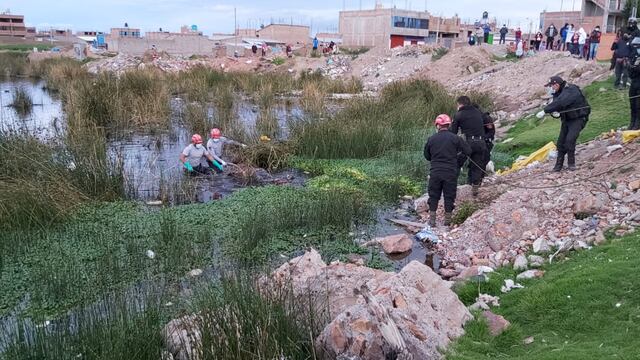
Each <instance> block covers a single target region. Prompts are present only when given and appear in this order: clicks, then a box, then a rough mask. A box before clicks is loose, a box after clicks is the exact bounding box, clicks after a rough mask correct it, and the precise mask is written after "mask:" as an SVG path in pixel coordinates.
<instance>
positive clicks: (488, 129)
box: [473, 104, 496, 177]
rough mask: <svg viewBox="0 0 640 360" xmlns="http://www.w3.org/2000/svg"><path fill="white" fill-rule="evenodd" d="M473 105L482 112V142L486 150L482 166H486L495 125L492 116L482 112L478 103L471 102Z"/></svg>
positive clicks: (491, 146)
mask: <svg viewBox="0 0 640 360" xmlns="http://www.w3.org/2000/svg"><path fill="white" fill-rule="evenodd" d="M473 107H474V108H476V109H478V110H479V111H480V112H482V124H483V125H484V142H485V145H486V146H487V151H486V152H485V157H484V166H485V168H486V166H487V164H489V162H490V161H491V151H492V150H493V141H494V140H495V138H496V127H495V125H494V121H493V118H492V117H491V114H489V113H488V112H483V111H482V109H480V105H478V104H473ZM482 175H483V177H484V175H485V173H482Z"/></svg>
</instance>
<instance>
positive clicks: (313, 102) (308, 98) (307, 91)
mask: <svg viewBox="0 0 640 360" xmlns="http://www.w3.org/2000/svg"><path fill="white" fill-rule="evenodd" d="M325 96H326V93H325V92H324V89H323V88H322V86H321V84H318V83H315V82H307V83H305V84H304V86H303V88H302V99H301V100H300V104H301V105H302V108H303V109H304V110H305V111H306V112H308V113H310V114H312V115H315V116H319V115H321V114H322V113H323V111H324V107H325Z"/></svg>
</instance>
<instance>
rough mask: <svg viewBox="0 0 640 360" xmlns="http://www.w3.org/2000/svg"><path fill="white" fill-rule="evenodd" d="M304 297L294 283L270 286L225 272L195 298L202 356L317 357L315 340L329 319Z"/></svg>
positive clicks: (225, 357)
mask: <svg viewBox="0 0 640 360" xmlns="http://www.w3.org/2000/svg"><path fill="white" fill-rule="evenodd" d="M300 300H301V299H298V298H296V297H295V296H294V294H293V291H292V289H291V288H290V287H289V286H283V287H277V288H268V289H266V288H265V287H264V286H262V287H261V286H260V285H259V284H258V283H257V281H256V280H255V278H254V277H252V276H251V275H249V274H243V273H239V274H232V275H231V276H225V277H223V279H222V281H221V283H220V285H219V286H218V287H209V288H207V289H206V290H205V291H201V292H200V293H199V294H198V297H197V300H196V304H197V306H196V307H195V309H197V310H200V317H201V327H202V329H203V332H202V333H203V336H202V348H201V350H202V351H201V355H203V356H202V358H205V359H229V360H232V359H233V360H235V359H247V360H249V359H282V358H287V359H314V358H316V354H315V350H314V341H315V338H316V337H317V336H318V335H319V334H320V331H321V330H322V327H323V326H324V324H325V323H326V322H327V319H324V318H321V317H320V316H319V313H320V311H319V309H315V308H314V307H313V306H309V305H310V304H311V303H312V302H311V301H300ZM316 305H317V304H316ZM203 309H204V310H203Z"/></svg>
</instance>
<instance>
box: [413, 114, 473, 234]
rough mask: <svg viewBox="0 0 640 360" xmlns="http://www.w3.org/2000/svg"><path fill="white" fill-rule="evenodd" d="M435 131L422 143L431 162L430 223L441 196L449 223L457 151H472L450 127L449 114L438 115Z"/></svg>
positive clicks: (456, 176)
mask: <svg viewBox="0 0 640 360" xmlns="http://www.w3.org/2000/svg"><path fill="white" fill-rule="evenodd" d="M435 125H436V129H437V132H436V133H435V134H434V135H432V136H431V137H430V138H429V140H427V144H426V145H425V146H424V157H425V158H426V159H427V161H429V162H430V164H431V166H430V171H429V201H428V203H429V225H430V226H432V227H433V226H436V211H437V210H438V203H439V202H440V197H441V196H444V211H445V218H444V225H445V226H449V225H451V218H452V214H453V209H454V208H455V201H456V194H457V191H458V176H459V175H460V167H459V166H458V153H464V154H465V155H466V156H469V155H471V147H469V144H467V142H466V141H464V140H463V139H462V138H460V137H458V136H457V135H455V134H454V133H452V132H451V131H449V126H451V118H450V117H449V115H446V114H442V115H438V117H437V118H436V121H435Z"/></svg>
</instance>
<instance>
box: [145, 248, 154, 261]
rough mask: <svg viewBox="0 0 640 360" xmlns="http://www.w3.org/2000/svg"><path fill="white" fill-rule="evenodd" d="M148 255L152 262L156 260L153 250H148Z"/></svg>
mask: <svg viewBox="0 0 640 360" xmlns="http://www.w3.org/2000/svg"><path fill="white" fill-rule="evenodd" d="M145 254H146V255H147V257H148V258H149V259H151V260H153V259H155V258H156V253H155V252H153V251H152V250H147V252H146V253H145Z"/></svg>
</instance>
